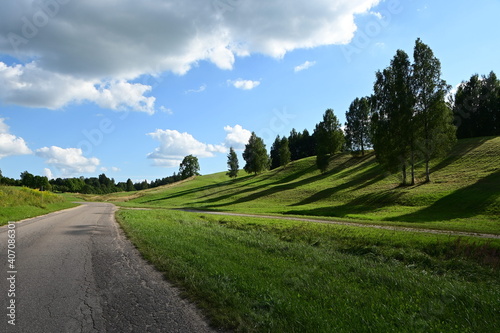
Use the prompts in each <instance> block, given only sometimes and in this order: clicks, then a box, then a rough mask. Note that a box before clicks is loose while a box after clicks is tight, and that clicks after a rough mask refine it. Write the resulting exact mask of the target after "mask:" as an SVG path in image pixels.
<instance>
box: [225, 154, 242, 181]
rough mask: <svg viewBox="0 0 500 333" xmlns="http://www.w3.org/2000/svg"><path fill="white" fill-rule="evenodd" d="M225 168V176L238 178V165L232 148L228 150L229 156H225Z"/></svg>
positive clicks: (236, 156)
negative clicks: (226, 169) (226, 170)
mask: <svg viewBox="0 0 500 333" xmlns="http://www.w3.org/2000/svg"><path fill="white" fill-rule="evenodd" d="M227 167H228V172H227V173H226V175H228V176H229V177H230V178H236V177H238V171H239V168H240V166H239V164H238V155H236V152H235V151H234V149H233V147H231V148H229V154H228V155H227Z"/></svg>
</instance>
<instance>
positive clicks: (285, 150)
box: [279, 137, 291, 166]
mask: <svg viewBox="0 0 500 333" xmlns="http://www.w3.org/2000/svg"><path fill="white" fill-rule="evenodd" d="M279 155H280V166H285V165H288V163H290V159H291V154H290V148H289V146H288V139H287V138H286V137H283V138H282V139H281V140H280V145H279Z"/></svg>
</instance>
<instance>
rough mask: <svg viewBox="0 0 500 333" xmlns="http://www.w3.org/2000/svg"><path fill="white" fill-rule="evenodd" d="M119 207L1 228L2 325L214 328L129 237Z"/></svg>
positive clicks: (29, 328) (33, 328) (5, 328)
mask: <svg viewBox="0 0 500 333" xmlns="http://www.w3.org/2000/svg"><path fill="white" fill-rule="evenodd" d="M114 210H115V207H114V206H113V205H111V204H105V203H85V204H83V205H82V206H80V207H77V208H73V209H70V210H65V211H62V212H56V213H52V214H49V215H46V216H43V217H38V218H34V219H31V220H26V221H23V222H20V223H15V224H14V225H11V226H10V228H9V226H4V227H2V228H0V269H1V271H0V276H1V277H2V278H1V280H0V294H1V295H2V296H1V297H0V299H1V310H0V313H1V317H0V318H2V323H1V325H0V332H33V333H38V332H50V333H55V332H71V333H74V332H189V333H196V332H211V330H210V328H209V327H208V325H207V324H206V322H205V321H204V320H203V318H202V317H201V316H200V314H199V312H198V311H197V310H196V308H195V307H193V306H192V305H191V304H189V303H188V302H186V301H184V300H182V299H181V297H179V293H178V291H177V290H176V289H175V288H173V287H172V286H171V285H170V284H169V283H168V282H166V281H165V280H164V278H163V276H162V275H161V274H160V273H159V272H157V271H155V270H154V269H153V268H152V267H151V266H150V265H148V264H147V263H146V262H145V261H144V260H143V259H142V258H141V256H140V254H139V253H138V251H137V250H136V249H135V248H134V247H133V245H131V243H130V242H129V241H128V240H127V239H126V238H125V236H124V235H123V232H122V231H121V229H120V228H119V226H118V225H117V224H116V222H115V221H114ZM9 230H14V232H12V231H11V232H10V233H9ZM9 236H10V237H9ZM9 239H11V241H10V245H9ZM12 239H13V240H14V241H15V243H13V241H12ZM9 246H10V248H11V252H10V253H9V251H8V250H9V249H8V247H9ZM13 246H15V248H14V247H13ZM12 251H14V252H12ZM9 255H10V257H9ZM9 259H11V261H10V262H9ZM12 259H13V260H14V261H13V260H12ZM11 264H13V265H14V266H12V267H9V265H11ZM9 272H12V273H9ZM13 294H15V295H13ZM13 306H15V308H13ZM9 307H10V309H9ZM13 315H14V316H15V317H14V316H13ZM13 319H14V321H12V320H13ZM9 321H10V322H11V323H10V324H9ZM12 323H15V325H12Z"/></svg>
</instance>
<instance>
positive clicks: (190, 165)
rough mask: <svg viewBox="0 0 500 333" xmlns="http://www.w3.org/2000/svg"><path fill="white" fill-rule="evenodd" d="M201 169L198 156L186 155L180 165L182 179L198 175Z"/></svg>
mask: <svg viewBox="0 0 500 333" xmlns="http://www.w3.org/2000/svg"><path fill="white" fill-rule="evenodd" d="M199 171H200V164H199V163H198V158H197V157H196V156H193V155H188V156H186V157H184V159H183V160H182V162H181V164H180V166H179V174H180V175H181V179H186V178H189V177H193V176H198V175H199V174H200V173H199Z"/></svg>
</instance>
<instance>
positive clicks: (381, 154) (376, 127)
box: [371, 50, 416, 185]
mask: <svg viewBox="0 0 500 333" xmlns="http://www.w3.org/2000/svg"><path fill="white" fill-rule="evenodd" d="M411 83H412V82H411V65H410V61H409V59H408V55H407V54H406V52H404V51H402V50H398V51H397V53H396V55H395V56H394V58H393V59H392V60H391V64H390V66H389V67H387V68H386V69H384V70H383V71H382V72H380V71H378V72H377V73H376V81H375V84H374V87H373V90H374V93H373V96H372V107H373V111H374V113H373V117H372V125H371V126H372V142H373V147H374V149H375V154H376V156H377V159H378V161H379V163H380V164H382V165H383V166H384V167H385V168H386V169H387V170H389V171H391V172H395V171H396V170H398V169H400V170H401V173H402V183H403V185H406V178H407V168H408V166H411V171H412V173H411V174H412V183H414V180H415V178H414V175H415V174H414V164H415V155H414V152H415V149H414V146H415V139H416V136H415V128H414V122H413V120H414V119H413V106H414V97H413V94H412V85H411Z"/></svg>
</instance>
